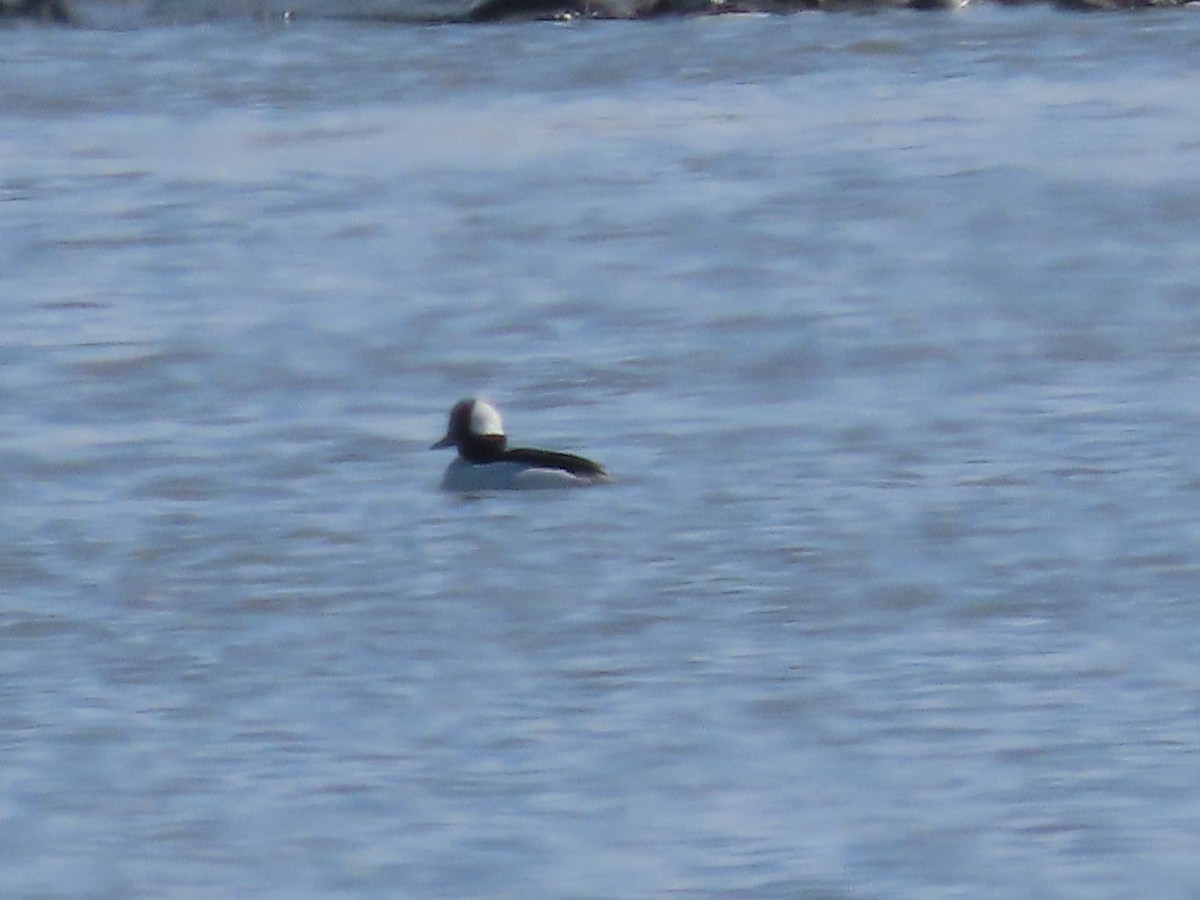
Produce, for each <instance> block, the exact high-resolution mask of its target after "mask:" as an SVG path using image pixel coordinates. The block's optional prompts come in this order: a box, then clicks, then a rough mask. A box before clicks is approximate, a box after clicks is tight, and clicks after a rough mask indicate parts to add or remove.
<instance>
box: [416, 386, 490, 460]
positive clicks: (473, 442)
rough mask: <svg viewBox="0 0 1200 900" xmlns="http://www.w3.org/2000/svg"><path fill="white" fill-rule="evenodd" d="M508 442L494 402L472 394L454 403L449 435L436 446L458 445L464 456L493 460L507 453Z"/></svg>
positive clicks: (435, 447)
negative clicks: (476, 397)
mask: <svg viewBox="0 0 1200 900" xmlns="http://www.w3.org/2000/svg"><path fill="white" fill-rule="evenodd" d="M507 443H508V438H506V437H505V436H504V422H503V420H502V419H501V418H500V413H498V412H497V411H496V408H495V407H494V406H492V405H491V404H489V403H485V402H484V401H482V400H476V399H475V398H474V397H471V398H469V399H466V400H459V401H458V402H457V403H456V404H454V409H452V410H450V424H449V425H448V426H447V428H446V436H445V437H443V438H442V439H441V440H440V441H438V442H437V443H436V444H434V445H433V447H432V449H434V450H437V449H438V448H440V447H457V448H458V453H459V455H460V456H461V457H462V458H463V459H466V460H469V461H470V462H489V461H491V460H494V459H497V458H498V457H499V456H500V455H501V454H502V453H504V448H505V446H506V445H507Z"/></svg>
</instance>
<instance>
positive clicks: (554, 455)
mask: <svg viewBox="0 0 1200 900" xmlns="http://www.w3.org/2000/svg"><path fill="white" fill-rule="evenodd" d="M443 447H456V448H457V449H458V456H457V458H455V459H454V461H453V462H451V463H450V465H449V466H448V467H447V468H446V474H445V475H444V476H443V477H442V489H443V490H446V491H455V492H458V493H477V492H482V491H498V490H539V489H553V488H574V487H588V486H590V485H594V484H602V483H604V482H607V481H610V480H611V479H610V478H609V477H608V473H607V472H606V471H605V470H604V467H603V466H602V465H600V464H599V463H597V462H593V461H592V460H590V459H585V458H584V457H582V456H576V455H575V454H574V453H562V452H560V451H558V450H535V449H533V448H530V447H514V448H511V449H510V448H509V447H508V437H507V435H506V434H505V433H504V421H503V420H502V419H501V418H500V413H499V412H498V411H497V410H496V408H495V407H494V406H492V405H491V404H490V403H487V402H486V401H484V400H480V399H477V398H475V397H468V398H467V399H465V400H460V401H459V402H458V403H456V404H454V408H453V409H451V410H450V423H449V425H448V426H447V428H446V434H445V436H444V437H443V438H442V439H441V440H440V441H438V442H437V443H436V444H434V445H433V447H432V448H430V449H433V450H438V449H441V448H443Z"/></svg>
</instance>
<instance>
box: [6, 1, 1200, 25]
mask: <svg viewBox="0 0 1200 900" xmlns="http://www.w3.org/2000/svg"><path fill="white" fill-rule="evenodd" d="M1194 2H1195V0H476V2H474V3H466V4H463V5H459V4H456V3H455V2H454V0H449V2H448V3H447V4H446V7H445V12H442V11H441V10H433V11H431V8H430V6H429V5H428V4H421V5H418V6H416V7H414V6H409V5H407V4H405V3H402V2H398V3H396V4H395V6H394V7H389V8H385V9H382V10H381V7H380V6H379V4H378V3H372V4H370V8H369V9H366V10H364V11H363V12H361V13H358V12H355V11H354V10H353V9H352V8H351V9H349V10H348V9H347V7H346V6H345V5H344V4H341V3H339V4H336V7H337V8H336V11H334V12H332V13H329V14H323V13H320V12H318V13H313V12H311V11H310V10H311V6H309V8H308V9H306V10H304V11H299V12H297V11H294V10H292V9H291V8H290V7H289V5H288V3H287V2H286V0H280V3H279V4H278V5H276V4H272V3H266V2H264V3H262V4H255V3H254V2H253V0H251V2H249V3H238V4H231V7H236V11H235V12H234V13H232V14H231V15H236V14H237V12H241V11H244V12H250V13H253V15H254V17H255V18H260V19H261V18H267V19H270V18H278V19H280V20H292V19H304V18H330V19H353V20H357V21H380V22H396V23H405V22H408V23H413V24H423V23H424V24H433V23H446V24H453V23H471V22H520V21H567V20H571V19H655V18H664V17H673V16H712V15H729V14H738V13H741V14H776V15H787V14H789V13H797V12H813V11H829V12H859V13H871V12H877V11H882V10H887V9H923V10H954V9H960V8H962V7H965V6H969V5H974V4H980V3H989V4H997V5H1000V6H1034V5H1048V6H1053V7H1056V8H1059V9H1065V10H1074V11H1080V12H1088V11H1119V10H1138V9H1153V8H1164V7H1179V6H1187V5H1189V4H1191V3H1194ZM89 5H90V6H96V5H97V4H96V3H95V0H90V2H89V3H86V4H83V6H84V7H87V6H89ZM99 5H103V6H108V5H112V6H114V7H124V8H126V9H128V8H129V7H128V6H127V5H126V4H123V3H120V2H116V3H113V4H107V3H103V4H99ZM184 8H185V7H184V4H181V3H180V2H179V0H157V2H151V3H149V4H147V5H146V6H145V14H146V17H147V19H148V20H149V21H162V20H164V19H166V20H174V19H176V18H178V16H177V15H173V14H172V13H173V12H175V13H178V12H179V11H180V10H182V9H184ZM183 18H187V16H186V13H185V14H184V16H183ZM22 20H23V21H31V22H41V23H46V24H52V25H68V26H78V27H87V26H88V25H90V24H92V23H91V22H90V21H89V19H88V17H87V16H86V15H80V14H79V12H78V11H77V7H76V4H74V3H73V2H72V0H0V23H5V22H9V23H11V22H16V21H22Z"/></svg>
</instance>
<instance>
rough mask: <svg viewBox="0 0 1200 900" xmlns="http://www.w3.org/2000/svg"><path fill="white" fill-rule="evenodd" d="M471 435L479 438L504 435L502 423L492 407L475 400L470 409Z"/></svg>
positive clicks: (498, 414)
mask: <svg viewBox="0 0 1200 900" xmlns="http://www.w3.org/2000/svg"><path fill="white" fill-rule="evenodd" d="M471 434H474V435H478V436H479V437H487V436H488V435H502V434H504V422H503V421H501V419H500V413H498V412H496V408H495V407H494V406H489V405H488V404H487V403H484V402H483V401H482V400H476V401H475V405H474V406H473V407H472V408H471Z"/></svg>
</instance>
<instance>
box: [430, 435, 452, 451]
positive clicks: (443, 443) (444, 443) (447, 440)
mask: <svg viewBox="0 0 1200 900" xmlns="http://www.w3.org/2000/svg"><path fill="white" fill-rule="evenodd" d="M453 446H454V438H452V437H451V436H450V435H446V436H445V437H444V438H442V439H441V440H440V441H438V442H437V443H436V444H434V445H433V446H432V447H430V448H429V449H430V450H441V449H442V448H443V447H453Z"/></svg>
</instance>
